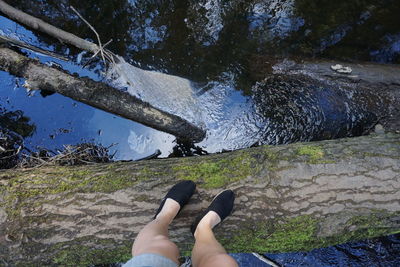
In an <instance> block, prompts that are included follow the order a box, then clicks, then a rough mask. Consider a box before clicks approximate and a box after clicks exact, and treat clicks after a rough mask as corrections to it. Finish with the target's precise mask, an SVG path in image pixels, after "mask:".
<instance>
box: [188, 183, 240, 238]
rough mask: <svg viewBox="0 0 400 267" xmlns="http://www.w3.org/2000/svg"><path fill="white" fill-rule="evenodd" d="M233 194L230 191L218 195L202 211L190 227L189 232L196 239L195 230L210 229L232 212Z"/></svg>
mask: <svg viewBox="0 0 400 267" xmlns="http://www.w3.org/2000/svg"><path fill="white" fill-rule="evenodd" d="M234 201H235V194H234V193H233V191H232V190H225V191H222V192H221V193H219V194H218V195H217V196H216V197H215V198H214V200H213V201H212V202H211V204H210V205H209V206H208V208H207V209H206V210H204V211H203V212H202V213H201V214H200V215H199V216H198V217H197V218H196V220H195V221H194V223H193V224H192V226H191V229H190V230H191V232H192V234H193V235H194V236H195V237H196V230H197V229H201V228H203V227H205V228H209V229H212V228H214V227H215V226H216V225H218V224H219V223H221V222H222V221H223V220H224V219H225V218H226V217H228V216H229V215H230V214H231V213H232V211H233V203H234Z"/></svg>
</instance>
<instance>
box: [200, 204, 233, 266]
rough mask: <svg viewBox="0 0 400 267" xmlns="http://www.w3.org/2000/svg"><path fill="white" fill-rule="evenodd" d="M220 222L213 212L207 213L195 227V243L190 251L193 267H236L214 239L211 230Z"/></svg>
mask: <svg viewBox="0 0 400 267" xmlns="http://www.w3.org/2000/svg"><path fill="white" fill-rule="evenodd" d="M220 222H221V218H220V217H219V215H218V214H217V213H216V212H214V211H209V212H208V213H207V214H206V215H205V216H204V217H203V218H202V219H201V221H200V222H199V224H198V225H197V228H196V231H195V232H194V237H195V239H196V242H195V244H194V247H193V251H192V263H193V266H194V267H208V266H209V267H212V266H218V267H228V266H238V264H237V262H236V261H235V260H234V259H233V258H232V257H231V256H229V255H228V254H227V253H226V251H225V249H224V248H223V247H222V246H221V244H220V243H219V242H218V241H217V239H215V236H214V233H213V231H212V228H213V227H214V226H215V225H217V224H218V223H220Z"/></svg>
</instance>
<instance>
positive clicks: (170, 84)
mask: <svg viewBox="0 0 400 267" xmlns="http://www.w3.org/2000/svg"><path fill="white" fill-rule="evenodd" d="M121 73H122V75H121ZM108 78H109V81H110V83H111V84H112V85H114V86H117V87H120V88H121V87H125V88H126V89H127V91H128V92H129V93H130V94H132V95H134V96H136V97H138V98H140V99H141V100H143V101H146V102H148V103H150V104H151V105H153V106H155V107H157V108H159V109H161V110H163V111H167V112H169V113H172V114H175V115H178V116H180V117H182V118H184V119H186V120H188V121H190V122H192V123H194V124H196V125H198V126H200V127H202V128H203V129H205V130H206V131H207V137H206V138H205V140H203V141H202V142H201V143H199V146H201V147H204V148H206V149H207V151H208V152H211V153H214V152H219V151H222V150H224V149H225V150H233V149H239V148H244V147H248V146H250V145H252V144H254V143H255V142H257V141H258V139H259V138H260V134H259V133H260V128H262V127H263V125H264V120H262V119H261V118H259V117H257V114H256V112H254V109H253V106H254V105H253V104H252V103H251V101H252V100H251V98H250V97H245V96H243V95H241V93H240V92H239V91H237V90H236V89H235V87H236V84H235V82H234V80H235V77H234V75H233V74H231V73H224V74H222V75H221V77H220V80H219V81H211V82H209V83H208V84H207V85H206V86H205V87H203V88H197V87H195V86H194V84H193V83H192V82H191V81H190V80H188V79H184V78H181V77H178V76H173V75H168V74H164V73H160V72H155V71H147V70H142V69H140V68H137V67H134V66H132V65H130V64H128V63H126V62H125V61H123V59H122V58H121V62H120V63H118V64H117V66H116V67H115V68H114V69H112V70H111V71H110V72H109V74H108ZM205 88H206V89H205ZM202 90H204V91H205V92H204V93H202V94H201V95H200V96H197V95H196V93H199V92H200V91H202ZM134 139H138V140H139V139H141V137H140V138H139V137H138V136H136V137H135V136H133V137H132V139H131V140H134ZM138 142H139V143H148V142H143V140H139V141H138ZM149 142H150V141H149ZM131 143H132V144H131V145H132V146H134V147H136V150H140V148H139V146H138V145H135V142H134V141H132V142H131ZM136 143H137V142H136Z"/></svg>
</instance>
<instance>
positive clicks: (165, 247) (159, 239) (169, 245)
mask: <svg viewBox="0 0 400 267" xmlns="http://www.w3.org/2000/svg"><path fill="white" fill-rule="evenodd" d="M144 253H154V254H159V255H163V256H167V257H168V258H171V257H174V258H178V257H179V249H178V246H177V245H176V244H175V243H174V242H172V241H170V240H169V239H168V238H167V237H165V236H161V235H160V236H156V237H154V238H153V239H151V240H148V242H147V243H145V244H140V246H136V245H134V246H133V247H132V255H133V256H136V255H139V254H144Z"/></svg>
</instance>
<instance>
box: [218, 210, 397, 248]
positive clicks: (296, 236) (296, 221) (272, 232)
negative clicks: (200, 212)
mask: <svg viewBox="0 0 400 267" xmlns="http://www.w3.org/2000/svg"><path fill="white" fill-rule="evenodd" d="M398 215H400V213H399V212H397V213H395V214H393V213H392V214H391V213H388V212H376V213H374V214H369V215H357V216H354V217H352V218H351V219H349V220H348V221H347V223H346V225H345V226H344V227H345V228H344V229H346V231H344V234H338V235H333V236H328V237H320V236H319V235H318V230H319V229H320V223H321V220H320V219H317V218H313V217H312V216H308V215H307V216H300V217H296V218H293V219H290V220H287V221H285V222H277V221H274V220H271V221H267V222H262V223H260V224H259V225H255V226H254V225H252V226H247V227H246V226H244V229H242V230H239V231H237V232H236V234H235V236H233V237H232V238H229V239H223V240H222V243H223V245H224V246H225V247H226V248H227V250H228V251H230V252H232V253H235V252H238V253H239V252H260V253H265V252H290V251H309V250H311V249H314V248H318V247H326V246H332V245H337V244H342V243H346V242H349V241H355V240H363V239H369V238H374V237H379V236H382V235H388V234H395V233H399V232H400V231H398V230H393V231H392V232H390V229H387V228H386V227H385V225H387V224H386V223H385V220H386V219H388V218H390V217H393V216H398ZM366 229H367V230H366Z"/></svg>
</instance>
